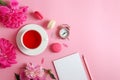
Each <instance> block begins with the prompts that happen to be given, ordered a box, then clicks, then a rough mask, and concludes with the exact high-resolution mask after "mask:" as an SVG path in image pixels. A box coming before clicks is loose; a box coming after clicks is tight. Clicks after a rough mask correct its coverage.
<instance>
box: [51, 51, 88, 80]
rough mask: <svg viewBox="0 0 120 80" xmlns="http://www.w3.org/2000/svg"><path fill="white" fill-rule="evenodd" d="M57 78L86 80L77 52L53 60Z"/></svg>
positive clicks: (62, 79)
mask: <svg viewBox="0 0 120 80" xmlns="http://www.w3.org/2000/svg"><path fill="white" fill-rule="evenodd" d="M53 63H54V66H55V69H56V72H57V74H58V78H59V80H88V78H87V75H86V72H85V70H84V67H83V63H82V59H81V58H80V56H79V53H75V54H72V55H70V56H66V57H64V58H61V59H58V60H55V61H53Z"/></svg>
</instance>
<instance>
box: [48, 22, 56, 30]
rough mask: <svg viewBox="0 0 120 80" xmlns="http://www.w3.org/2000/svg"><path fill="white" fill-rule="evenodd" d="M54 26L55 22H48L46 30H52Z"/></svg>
mask: <svg viewBox="0 0 120 80" xmlns="http://www.w3.org/2000/svg"><path fill="white" fill-rule="evenodd" d="M55 24H56V21H55V20H50V21H49V23H48V25H47V28H48V29H52V28H54V27H55Z"/></svg>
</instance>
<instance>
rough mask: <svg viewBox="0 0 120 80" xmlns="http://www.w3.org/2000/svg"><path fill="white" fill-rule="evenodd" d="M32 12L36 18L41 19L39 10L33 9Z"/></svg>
mask: <svg viewBox="0 0 120 80" xmlns="http://www.w3.org/2000/svg"><path fill="white" fill-rule="evenodd" d="M33 14H34V16H35V17H36V18H37V19H39V20H42V19H43V16H42V15H41V13H40V12H39V11H35V12H34V13H33Z"/></svg>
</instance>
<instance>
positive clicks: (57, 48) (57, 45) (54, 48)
mask: <svg viewBox="0 0 120 80" xmlns="http://www.w3.org/2000/svg"><path fill="white" fill-rule="evenodd" d="M61 49H62V46H61V44H60V43H53V44H51V45H50V50H51V51H52V52H55V53H58V52H60V51H61Z"/></svg>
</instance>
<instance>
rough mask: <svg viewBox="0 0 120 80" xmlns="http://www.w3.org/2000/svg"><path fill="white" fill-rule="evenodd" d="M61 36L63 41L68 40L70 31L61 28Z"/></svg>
mask: <svg viewBox="0 0 120 80" xmlns="http://www.w3.org/2000/svg"><path fill="white" fill-rule="evenodd" d="M59 36H60V37H61V38H63V39H65V38H68V36H69V30H68V29H67V28H61V29H60V31H59Z"/></svg>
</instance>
